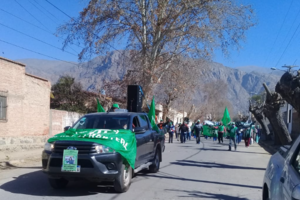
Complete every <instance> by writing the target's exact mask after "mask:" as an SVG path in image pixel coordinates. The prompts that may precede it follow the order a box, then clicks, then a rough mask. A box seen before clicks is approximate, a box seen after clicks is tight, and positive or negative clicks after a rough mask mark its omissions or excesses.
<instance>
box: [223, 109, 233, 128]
mask: <svg viewBox="0 0 300 200" xmlns="http://www.w3.org/2000/svg"><path fill="white" fill-rule="evenodd" d="M230 121H231V119H230V115H229V112H228V109H227V107H225V110H224V115H223V118H222V122H223V124H224V125H225V126H227V124H228V123H229V122H230Z"/></svg>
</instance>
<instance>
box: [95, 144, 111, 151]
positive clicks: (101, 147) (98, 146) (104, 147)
mask: <svg viewBox="0 0 300 200" xmlns="http://www.w3.org/2000/svg"><path fill="white" fill-rule="evenodd" d="M95 149H96V151H97V153H115V150H113V149H112V148H110V147H107V146H104V145H97V146H96V147H95Z"/></svg>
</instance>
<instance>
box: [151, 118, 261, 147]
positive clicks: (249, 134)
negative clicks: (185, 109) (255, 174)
mask: <svg viewBox="0 0 300 200" xmlns="http://www.w3.org/2000/svg"><path fill="white" fill-rule="evenodd" d="M157 125H158V127H159V128H160V129H163V128H165V129H166V130H167V134H168V135H169V143H173V138H174V135H175V138H176V139H177V141H180V143H185V142H186V141H188V140H191V139H192V138H195V141H196V143H197V144H200V137H201V135H203V136H204V138H205V139H211V138H212V139H213V141H218V143H223V142H224V138H226V139H228V140H229V143H228V146H229V149H228V150H229V151H231V150H232V149H233V148H234V149H235V150H236V149H237V144H240V143H241V141H242V139H244V142H245V146H246V147H249V145H251V144H253V143H254V142H256V143H258V142H259V139H260V135H261V128H260V126H259V125H257V126H255V125H254V123H251V124H246V123H243V122H236V123H235V122H230V123H229V124H226V125H224V124H223V123H222V122H211V123H209V124H206V123H205V122H204V123H201V121H200V120H197V121H195V122H194V123H189V122H188V121H184V122H183V123H182V124H181V123H176V124H175V125H174V123H173V122H172V121H171V120H168V121H167V122H163V121H162V120H161V121H160V123H158V124H157ZM204 129H205V130H204ZM207 130H209V134H207Z"/></svg>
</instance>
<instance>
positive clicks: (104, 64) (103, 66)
mask: <svg viewBox="0 0 300 200" xmlns="http://www.w3.org/2000/svg"><path fill="white" fill-rule="evenodd" d="M124 55H125V56H127V57H129V56H130V55H129V52H119V51H115V52H110V53H108V54H107V55H105V56H99V57H96V58H94V59H92V60H91V61H90V62H85V63H80V64H76V63H74V64H72V63H65V62H62V61H52V60H38V59H23V60H17V61H18V62H21V63H24V64H26V72H28V73H31V74H33V75H36V76H40V77H43V78H46V79H48V80H50V81H51V83H52V84H54V83H55V82H56V81H57V80H58V78H59V77H60V76H62V75H71V76H73V77H74V78H75V79H76V80H77V81H80V82H81V83H82V85H83V87H84V88H85V89H86V90H89V91H99V89H100V87H101V84H102V83H103V81H105V80H107V81H111V80H119V79H122V77H123V76H124V74H125V73H126V70H127V69H128V66H127V65H126V64H125V63H124ZM202 68H203V69H201V72H202V74H203V76H202V77H204V78H201V79H199V80H198V82H199V84H200V85H203V84H206V83H209V82H213V81H218V80H222V81H224V82H225V83H227V85H228V91H227V92H226V93H225V94H224V97H226V98H227V99H228V100H229V101H230V102H231V103H232V104H233V107H234V112H235V113H237V112H239V111H241V112H247V110H248V105H249V98H250V95H251V94H252V95H253V94H255V93H260V92H262V91H264V89H263V87H262V83H264V82H265V83H266V84H267V85H268V86H269V88H270V90H275V85H276V83H277V81H278V80H279V79H280V76H281V74H282V73H277V72H276V71H275V72H276V73H269V71H270V72H273V71H271V70H269V71H268V69H265V68H263V69H262V68H260V67H255V66H250V67H240V68H229V67H225V66H224V65H222V64H220V63H215V62H206V63H205V65H204V66H202ZM278 72H280V71H278ZM191 92H192V91H191ZM194 98H195V100H198V101H199V99H200V100H201V99H202V98H203V97H202V95H201V91H200V92H198V93H195V97H194Z"/></svg>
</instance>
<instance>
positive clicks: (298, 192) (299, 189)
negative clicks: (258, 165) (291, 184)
mask: <svg viewBox="0 0 300 200" xmlns="http://www.w3.org/2000/svg"><path fill="white" fill-rule="evenodd" d="M292 199H294V200H300V185H297V186H296V187H295V188H294V190H293V193H292Z"/></svg>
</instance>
